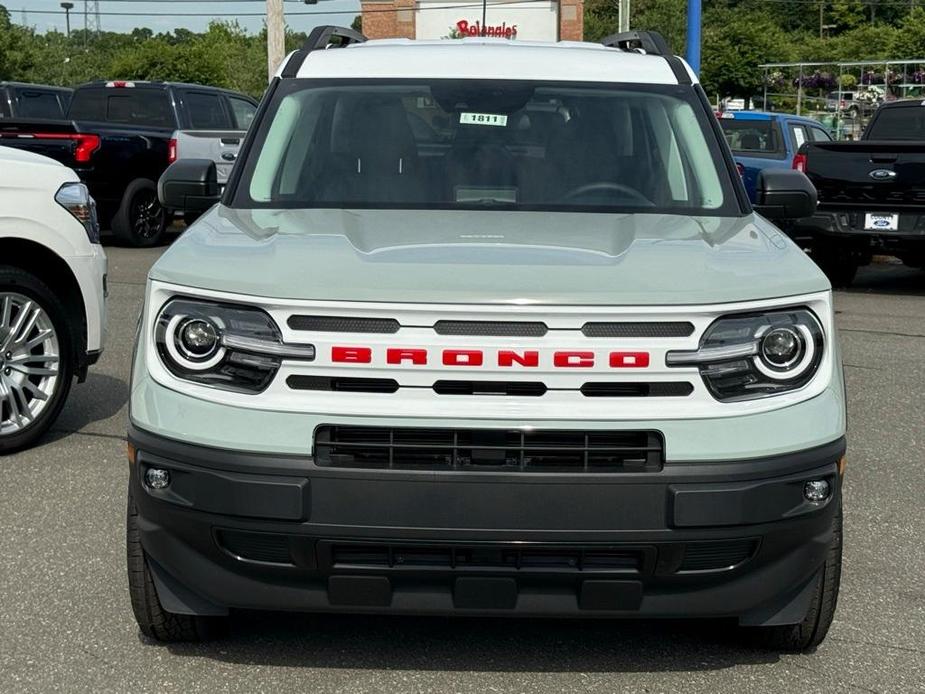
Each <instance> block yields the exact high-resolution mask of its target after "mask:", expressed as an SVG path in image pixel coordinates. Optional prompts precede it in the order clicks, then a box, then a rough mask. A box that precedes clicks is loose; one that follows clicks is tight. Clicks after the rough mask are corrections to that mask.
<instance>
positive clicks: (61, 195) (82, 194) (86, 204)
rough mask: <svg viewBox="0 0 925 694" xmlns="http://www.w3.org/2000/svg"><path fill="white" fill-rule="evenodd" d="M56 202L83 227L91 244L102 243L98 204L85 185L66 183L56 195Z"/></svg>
mask: <svg viewBox="0 0 925 694" xmlns="http://www.w3.org/2000/svg"><path fill="white" fill-rule="evenodd" d="M55 202H56V203H58V204H59V205H61V207H63V208H64V209H65V210H67V211H68V212H70V213H71V215H72V216H73V217H74V219H76V220H77V221H78V222H80V223H81V224H82V225H83V228H84V229H85V230H86V232H87V238H89V239H90V243H99V242H100V224H99V221H98V220H97V216H96V202H94V200H93V198H92V197H90V191H89V190H87V186H85V185H84V184H83V183H65V184H64V185H63V186H61V187H60V188H58V192H57V193H55Z"/></svg>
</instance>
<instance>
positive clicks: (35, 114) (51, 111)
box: [16, 89, 64, 118]
mask: <svg viewBox="0 0 925 694" xmlns="http://www.w3.org/2000/svg"><path fill="white" fill-rule="evenodd" d="M16 101H17V103H16V114H17V116H18V117H20V118H61V117H62V116H63V115H64V114H63V113H62V111H61V104H60V103H59V102H58V95H57V94H56V93H55V92H43V91H38V90H35V89H24V90H22V91H21V92H19V98H18V99H17V100H16Z"/></svg>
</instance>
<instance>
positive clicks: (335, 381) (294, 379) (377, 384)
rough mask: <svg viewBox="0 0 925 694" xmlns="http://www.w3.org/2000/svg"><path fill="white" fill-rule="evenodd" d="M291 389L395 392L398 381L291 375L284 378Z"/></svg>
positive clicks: (391, 379)
mask: <svg viewBox="0 0 925 694" xmlns="http://www.w3.org/2000/svg"><path fill="white" fill-rule="evenodd" d="M286 385H287V386H289V387H290V388H292V389H293V390H329V391H335V392H343V393H395V392H397V391H398V381H396V380H395V379H393V378H351V377H335V378H331V377H327V376H301V375H293V376H289V378H287V379H286Z"/></svg>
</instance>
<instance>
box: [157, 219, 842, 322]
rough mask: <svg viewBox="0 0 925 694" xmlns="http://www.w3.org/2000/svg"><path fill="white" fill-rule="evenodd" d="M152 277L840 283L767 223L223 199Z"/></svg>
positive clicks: (642, 301)
mask: <svg viewBox="0 0 925 694" xmlns="http://www.w3.org/2000/svg"><path fill="white" fill-rule="evenodd" d="M150 277H151V278H152V279H157V280H162V281H165V282H171V283H175V284H180V285H185V286H190V287H199V288H203V289H212V290H217V291H227V292H236V293H241V294H252V295H256V296H262V297H268V298H279V299H310V300H311V299H314V300H330V301H382V302H399V303H449V304H499V303H512V304H521V305H522V304H563V305H568V304H576V305H592V304H598V305H646V304H662V305H677V304H707V303H723V302H732V301H746V300H752V299H770V298H776V297H782V296H792V295H796V294H805V293H811V292H816V291H824V290H826V289H828V288H829V283H828V281H827V280H826V279H825V277H824V276H823V275H822V273H821V272H820V271H819V270H818V269H817V268H816V266H815V264H814V263H813V262H812V261H811V260H810V259H809V258H808V257H807V256H806V255H805V254H804V253H803V252H802V251H801V250H800V249H799V248H797V247H796V246H795V245H794V244H793V243H792V242H790V240H789V239H787V238H786V237H785V236H783V235H782V234H781V233H780V232H779V231H777V229H776V228H775V227H774V226H772V225H771V224H769V223H768V222H767V221H766V220H764V219H762V218H761V217H759V216H757V215H748V216H745V217H736V218H729V217H684V216H678V215H662V214H593V213H559V212H557V213H549V212H506V211H505V212H502V211H495V210H491V211H481V210H479V211H465V210H450V211H435V210H235V209H230V208H227V207H224V206H222V205H218V206H216V207H215V208H213V209H212V210H211V211H210V212H209V213H208V214H206V215H204V216H203V217H202V219H200V220H199V221H198V222H197V223H196V224H194V225H193V226H192V227H191V228H190V229H189V230H188V231H186V232H185V233H184V234H183V236H182V237H181V238H180V239H178V240H177V241H176V242H175V243H174V244H173V246H172V247H171V248H170V249H169V250H168V251H167V252H166V253H165V254H164V255H163V256H162V257H161V259H160V260H159V261H158V262H157V263H156V264H155V266H154V267H153V268H152V270H151V273H150Z"/></svg>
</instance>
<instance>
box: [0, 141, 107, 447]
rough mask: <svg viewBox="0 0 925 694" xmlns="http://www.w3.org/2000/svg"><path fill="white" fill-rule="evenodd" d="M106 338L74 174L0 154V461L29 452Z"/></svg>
mask: <svg viewBox="0 0 925 694" xmlns="http://www.w3.org/2000/svg"><path fill="white" fill-rule="evenodd" d="M105 334H106V253H105V252H104V251H103V247H102V246H101V245H100V228H99V224H98V223H97V219H96V204H95V203H94V202H93V198H91V197H90V194H89V192H88V191H87V187H86V186H85V185H84V184H83V183H81V182H80V179H79V178H78V177H77V174H76V173H74V172H73V171H72V170H71V169H69V168H67V167H66V166H62V165H61V164H59V163H58V162H56V161H54V160H52V159H49V158H48V157H43V156H40V155H38V154H32V153H31V152H24V151H22V150H17V149H11V148H9V147H0V454H4V453H10V452H12V451H15V450H19V449H22V448H25V447H27V446H29V445H31V444H33V443H35V442H36V441H37V440H38V439H39V438H40V437H41V436H42V434H44V433H45V432H46V431H47V430H48V428H49V427H50V426H51V425H52V424H53V423H54V421H55V419H56V418H57V416H58V414H59V413H60V412H61V408H62V407H64V403H65V402H66V401H67V396H68V392H69V391H70V389H71V384H72V382H73V381H74V378H75V377H76V378H77V380H79V381H83V380H84V379H85V378H86V377H87V369H88V368H89V367H90V366H91V365H92V364H93V363H95V362H96V360H97V359H99V356H100V353H101V352H102V350H103V341H104V339H105Z"/></svg>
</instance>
